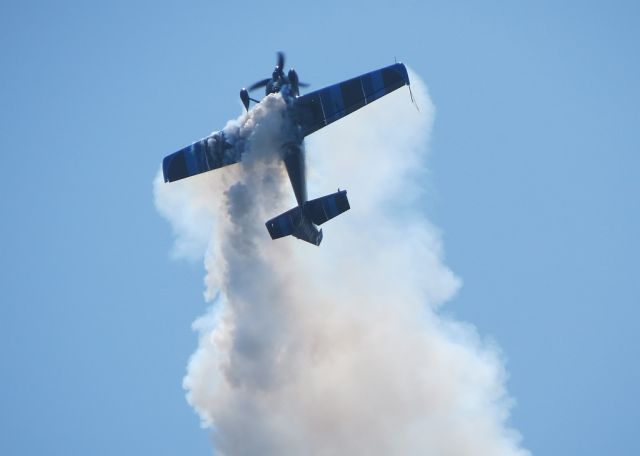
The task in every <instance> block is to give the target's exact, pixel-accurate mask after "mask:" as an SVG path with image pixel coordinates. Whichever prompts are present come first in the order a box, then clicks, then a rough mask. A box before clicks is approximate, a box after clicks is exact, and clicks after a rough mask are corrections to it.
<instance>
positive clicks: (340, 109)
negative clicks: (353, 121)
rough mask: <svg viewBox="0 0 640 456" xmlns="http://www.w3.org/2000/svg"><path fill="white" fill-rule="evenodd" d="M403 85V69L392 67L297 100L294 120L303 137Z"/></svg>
mask: <svg viewBox="0 0 640 456" xmlns="http://www.w3.org/2000/svg"><path fill="white" fill-rule="evenodd" d="M405 85H409V75H408V74H407V69H406V67H405V66H404V65H403V64H402V63H396V64H394V65H391V66H388V67H385V68H381V69H379V70H376V71H372V72H370V73H366V74H363V75H361V76H358V77H357V78H353V79H349V80H348V81H344V82H341V83H339V84H335V85H332V86H329V87H325V88H324V89H320V90H316V91H315V92H311V93H308V94H306V95H303V96H300V97H298V98H297V99H296V101H295V107H296V120H297V121H298V123H299V125H300V126H301V128H302V133H303V135H304V136H307V135H310V134H311V133H313V132H314V131H316V130H319V129H320V128H322V127H324V126H326V125H329V124H330V123H332V122H335V121H336V120H338V119H340V118H342V117H344V116H346V115H348V114H351V113H352V112H353V111H356V110H358V109H360V108H362V107H363V106H365V105H367V104H369V103H371V102H372V101H375V100H377V99H378V98H381V97H383V96H385V95H386V94H388V93H391V92H393V91H394V90H396V89H399V88H400V87H402V86H405Z"/></svg>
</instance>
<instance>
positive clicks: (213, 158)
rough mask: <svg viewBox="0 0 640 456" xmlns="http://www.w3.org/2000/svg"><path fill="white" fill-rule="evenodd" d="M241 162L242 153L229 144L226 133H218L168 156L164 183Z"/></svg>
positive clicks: (163, 165) (163, 167)
mask: <svg viewBox="0 0 640 456" xmlns="http://www.w3.org/2000/svg"><path fill="white" fill-rule="evenodd" d="M239 161H240V152H238V151H237V150H236V149H235V148H234V147H233V146H232V145H231V144H230V143H229V142H227V140H226V138H225V136H224V133H222V132H216V133H214V134H212V135H211V136H208V137H206V138H204V139H201V140H200V141H196V142H194V143H193V144H191V145H190V146H187V147H185V148H183V149H180V150H179V151H178V152H175V153H173V154H171V155H168V156H166V157H165V158H164V160H163V161H162V171H163V174H164V181H165V182H173V181H177V180H179V179H184V178H185V177H190V176H194V175H196V174H200V173H204V172H206V171H211V170H212V169H217V168H222V167H223V166H227V165H231V164H233V163H237V162H239Z"/></svg>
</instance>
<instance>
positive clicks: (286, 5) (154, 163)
mask: <svg viewBox="0 0 640 456" xmlns="http://www.w3.org/2000/svg"><path fill="white" fill-rule="evenodd" d="M0 8H1V9H0V43H1V46H2V53H1V54H0V59H1V62H2V68H3V71H2V76H0V77H1V78H2V84H1V85H0V116H1V117H0V121H1V125H2V128H0V146H1V148H2V155H3V157H4V160H5V166H4V167H3V170H4V172H3V179H2V180H1V181H0V190H1V191H2V195H3V197H2V198H1V199H0V202H1V203H0V204H1V205H0V211H1V213H2V214H3V216H2V224H0V235H1V236H2V238H3V239H4V243H3V249H2V252H3V253H2V255H0V270H1V272H2V274H0V288H1V289H2V295H3V298H2V301H1V305H0V335H1V336H0V337H1V339H0V341H1V344H0V361H1V365H2V370H1V371H0V372H1V375H0V386H1V388H0V404H1V407H0V453H2V454H38V453H43V452H46V453H47V454H87V453H90V454H141V453H142V454H149V453H155V454H176V453H180V454H209V453H210V451H211V450H210V443H209V437H208V433H207V432H206V431H203V430H201V429H199V427H198V419H197V417H196V415H195V414H194V413H193V411H192V410H191V409H190V408H189V407H188V405H187V404H186V402H185V400H184V392H183V390H182V387H181V379H182V377H183V375H184V372H185V366H186V361H187V359H188V356H189V355H190V354H191V353H192V351H193V349H194V347H195V345H196V336H195V334H194V333H192V331H191V329H190V324H191V322H192V321H193V319H194V318H195V317H196V316H197V315H199V314H201V313H202V311H203V309H204V307H205V303H204V301H203V298H202V290H203V285H202V265H201V264H200V263H198V262H195V263H188V262H175V261H172V260H171V259H170V258H169V251H170V248H171V244H172V236H171V231H170V228H169V227H168V225H167V223H166V222H165V221H164V220H162V219H161V218H160V217H159V216H158V214H157V213H156V211H155V209H154V207H153V199H152V193H151V192H152V188H151V182H152V179H153V177H154V175H155V173H156V172H157V170H158V167H159V165H160V161H161V159H162V157H164V155H166V154H168V153H170V152H173V151H174V150H177V149H178V148H180V147H182V146H184V145H186V144H187V143H189V142H191V141H192V140H195V139H198V138H200V137H202V136H204V135H205V134H207V133H209V132H210V131H212V130H214V129H219V128H221V127H222V126H223V125H224V123H225V122H226V121H227V120H228V119H230V118H234V117H236V116H237V115H238V114H239V112H240V109H241V105H240V102H239V98H238V91H239V89H240V88H241V87H242V86H246V85H248V84H250V83H252V82H253V81H255V80H258V79H261V78H263V77H266V76H268V75H269V72H270V71H271V69H272V66H273V63H274V58H275V51H277V50H284V51H286V52H287V56H288V63H289V64H291V65H293V66H295V68H296V69H297V70H298V73H299V74H300V77H301V79H302V80H305V81H309V82H311V83H312V84H313V87H314V88H319V87H322V86H324V85H327V84H330V83H334V82H338V81H340V80H342V79H346V78H348V77H352V76H355V75H357V74H360V73H362V72H365V71H370V70H372V69H375V68H378V67H381V66H384V65H387V64H389V63H392V62H393V60H394V58H396V57H397V58H398V59H399V60H402V61H403V62H405V63H406V64H408V65H409V66H411V68H412V69H413V70H414V71H415V72H417V73H418V74H419V75H420V76H421V77H422V78H423V79H424V81H425V82H426V83H427V85H428V87H429V90H430V94H431V97H432V98H433V101H434V103H435V106H436V111H437V114H436V121H435V125H434V131H433V135H432V143H431V158H430V174H431V179H430V181H429V182H426V183H425V185H426V186H427V188H428V195H429V198H428V200H426V201H425V202H424V210H425V211H426V212H427V213H428V215H429V217H430V219H431V220H432V221H433V222H434V223H435V224H436V225H437V226H438V227H439V228H440V229H441V230H442V233H443V239H444V248H445V252H446V258H447V264H448V265H449V266H450V267H451V268H452V269H453V270H454V271H455V272H456V274H457V275H459V276H460V277H461V278H462V280H463V281H464V286H463V288H462V290H461V292H460V293H459V295H458V296H457V297H456V298H455V299H454V300H453V301H452V302H449V303H448V304H447V305H446V306H445V307H444V308H443V312H444V313H447V314H450V315H453V316H455V317H456V318H459V319H462V320H465V321H468V322H470V323H472V324H474V325H476V326H477V328H478V330H479V331H480V333H481V334H483V335H486V336H488V337H491V338H493V339H494V340H495V341H496V342H497V343H498V344H499V345H500V346H501V347H502V351H503V353H504V356H505V358H506V359H507V361H508V363H507V369H508V371H509V373H510V380H509V382H508V387H509V391H510V393H511V394H512V395H513V396H514V397H515V398H516V400H517V406H516V408H515V409H514V411H513V415H512V418H511V424H512V425H513V427H515V428H517V429H518V430H519V431H520V432H521V433H522V434H523V437H524V441H523V443H524V446H525V447H527V448H529V449H530V450H531V451H532V452H533V453H534V454H577V453H580V454H586V455H596V454H598V455H599V454H603V453H607V454H635V453H638V452H639V451H640V446H639V444H638V440H637V439H636V438H634V437H635V436H634V431H635V428H636V424H637V423H638V421H639V420H640V413H639V412H638V407H637V405H638V397H639V393H640V391H639V390H638V385H639V384H640V382H639V380H640V379H639V377H640V375H639V374H640V371H639V369H638V367H637V365H636V364H635V362H634V361H635V359H637V357H638V352H639V343H638V336H637V328H638V323H637V321H638V317H639V312H638V304H640V285H639V284H638V281H637V280H636V277H635V275H636V272H637V270H638V269H637V258H638V257H639V256H640V248H639V246H640V243H639V242H638V240H637V235H638V233H639V232H640V220H639V215H638V214H640V208H639V204H638V198H637V195H638V194H639V190H640V188H639V187H640V185H639V181H640V180H639V179H638V167H639V166H640V160H639V159H638V155H637V153H638V152H639V151H640V150H639V149H640V148H639V145H640V141H639V140H638V135H637V126H638V124H639V121H640V108H639V107H638V106H640V90H639V88H638V81H639V80H640V71H639V70H640V68H639V63H638V58H637V55H638V43H639V42H640V36H639V35H640V32H639V31H638V30H640V24H639V18H640V8H639V7H638V6H637V4H636V3H634V2H609V3H607V5H606V6H605V5H604V3H602V2H563V4H562V5H559V4H558V3H557V2H544V1H543V2H504V1H502V2H500V1H491V2H483V3H482V4H480V3H478V2H463V1H455V2H393V3H392V4H384V5H382V4H381V5H375V4H372V3H371V2H351V3H349V5H346V4H345V2H333V1H328V2H323V3H322V4H320V3H318V2H315V3H313V4H309V5H308V4H305V3H297V4H295V5H292V4H291V3H290V2H269V3H265V4H260V5H251V4H246V3H245V4H237V5H236V4H231V3H229V4H223V3H218V4H216V3H213V2H204V1H200V2H188V3H185V2H161V3H159V4H158V3H157V2H150V1H148V2H136V1H134V2H119V1H114V2H108V3H101V2H64V1H62V2H56V3H49V2H5V3H3V5H2V6H1V7H0ZM399 154H401V151H399Z"/></svg>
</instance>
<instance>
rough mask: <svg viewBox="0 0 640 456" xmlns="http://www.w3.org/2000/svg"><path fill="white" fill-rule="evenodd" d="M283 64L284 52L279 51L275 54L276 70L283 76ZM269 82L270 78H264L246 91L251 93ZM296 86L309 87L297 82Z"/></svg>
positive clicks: (304, 83)
mask: <svg viewBox="0 0 640 456" xmlns="http://www.w3.org/2000/svg"><path fill="white" fill-rule="evenodd" d="M284 62H285V56H284V52H281V51H280V52H278V53H277V54H276V70H277V71H278V72H280V73H281V74H284ZM274 74H275V72H274ZM274 77H275V76H274ZM271 80H272V78H266V79H263V80H261V81H258V82H255V83H254V84H252V85H251V86H250V87H249V89H247V90H248V91H249V92H251V91H252V90H255V89H259V88H261V87H266V85H267V84H269V82H271ZM297 84H298V86H299V87H309V84H307V83H306V82H298V83H297ZM243 90H244V89H243Z"/></svg>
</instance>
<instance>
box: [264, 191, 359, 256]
mask: <svg viewBox="0 0 640 456" xmlns="http://www.w3.org/2000/svg"><path fill="white" fill-rule="evenodd" d="M349 208H350V207H349V200H348V199H347V191H346V190H341V191H338V192H337V193H332V194H331V195H327V196H323V197H320V198H316V199H314V200H311V201H307V202H306V203H304V204H303V205H302V206H298V207H294V208H293V209H290V210H288V211H287V212H285V213H283V214H280V215H278V216H277V217H274V218H272V219H271V220H269V221H268V222H267V223H266V225H267V230H268V231H269V234H270V235H271V239H278V238H281V237H284V236H290V235H291V236H294V237H297V238H298V239H302V240H303V241H307V242H310V243H311V244H315V245H320V242H322V230H318V228H317V225H322V224H323V223H324V222H326V221H327V220H331V219H332V218H334V217H336V216H338V215H340V214H342V213H343V212H345V211H348V210H349Z"/></svg>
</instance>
